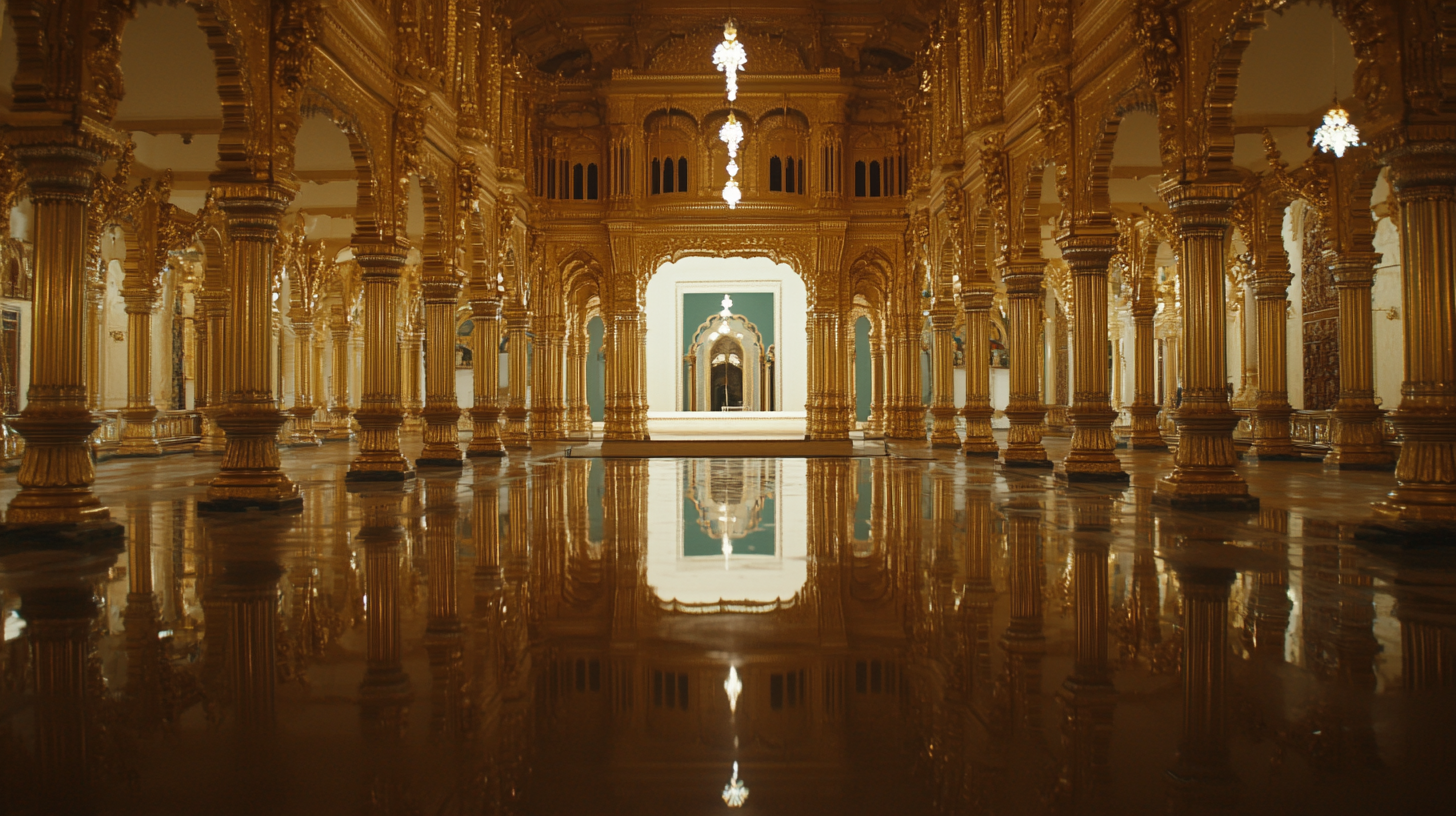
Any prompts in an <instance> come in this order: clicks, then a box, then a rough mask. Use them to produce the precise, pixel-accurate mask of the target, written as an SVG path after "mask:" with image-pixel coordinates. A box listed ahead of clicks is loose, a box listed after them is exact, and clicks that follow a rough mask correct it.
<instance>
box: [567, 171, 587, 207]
mask: <svg viewBox="0 0 1456 816" xmlns="http://www.w3.org/2000/svg"><path fill="white" fill-rule="evenodd" d="M584 176H585V171H583V170H582V166H581V165H579V164H577V165H573V166H572V168H571V197H572V199H574V200H576V201H581V200H582V199H583V198H586V178H585V177H584Z"/></svg>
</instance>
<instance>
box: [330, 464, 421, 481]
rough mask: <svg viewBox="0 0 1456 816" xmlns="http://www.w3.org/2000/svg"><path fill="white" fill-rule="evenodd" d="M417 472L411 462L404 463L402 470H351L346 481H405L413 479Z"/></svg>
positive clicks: (345, 478) (345, 477) (346, 474)
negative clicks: (410, 465) (412, 468)
mask: <svg viewBox="0 0 1456 816" xmlns="http://www.w3.org/2000/svg"><path fill="white" fill-rule="evenodd" d="M414 477H415V472H414V471H413V470H411V469H410V467H409V463H408V462H406V463H405V464H404V468H403V469H401V470H394V469H390V470H350V471H349V472H348V473H345V474H344V481H346V482H405V481H409V480H410V479H413V478H414Z"/></svg>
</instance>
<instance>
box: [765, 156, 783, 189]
mask: <svg viewBox="0 0 1456 816" xmlns="http://www.w3.org/2000/svg"><path fill="white" fill-rule="evenodd" d="M768 191H769V192H770V193H781V192H783V191H784V163H783V162H782V161H780V160H779V157H778V156H774V157H773V158H771V159H769V160H768Z"/></svg>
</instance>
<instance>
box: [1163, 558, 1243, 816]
mask: <svg viewBox="0 0 1456 816" xmlns="http://www.w3.org/2000/svg"><path fill="white" fill-rule="evenodd" d="M1174 568H1175V570H1176V571H1177V574H1178V583H1179V585H1180V587H1181V589H1182V593H1183V637H1184V644H1183V733H1182V736H1181V737H1180V739H1179V743H1178V754H1177V759H1176V761H1175V763H1174V765H1173V767H1172V768H1170V769H1169V770H1168V780H1169V786H1168V798H1169V800H1170V803H1169V804H1170V807H1171V808H1172V810H1173V811H1174V812H1178V813H1201V812H1204V811H1206V810H1226V809H1229V808H1231V807H1232V804H1233V799H1234V795H1235V790H1234V783H1235V777H1234V772H1233V768H1232V766H1231V765H1230V763H1229V746H1228V652H1229V643H1228V600H1229V587H1230V585H1232V584H1233V580H1234V571H1233V570H1231V569H1226V568H1211V567H1201V566H1191V565H1187V564H1175V565H1174Z"/></svg>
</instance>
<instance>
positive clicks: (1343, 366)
mask: <svg viewBox="0 0 1456 816" xmlns="http://www.w3.org/2000/svg"><path fill="white" fill-rule="evenodd" d="M1379 259H1380V256H1379V255H1377V254H1376V253H1374V252H1368V253H1366V252H1360V253H1355V252H1350V253H1344V254H1338V255H1337V254H1335V253H1329V254H1328V255H1327V256H1326V260H1327V261H1329V263H1330V267H1331V270H1332V271H1333V272H1334V278H1335V293H1336V295H1337V296H1338V297H1339V309H1340V318H1339V327H1340V329H1339V331H1340V338H1339V343H1340V397H1339V401H1337V402H1336V403H1335V407H1334V410H1333V411H1331V414H1330V453H1329V455H1328V456H1326V457H1325V464H1327V465H1333V466H1335V467H1338V468H1339V469H1340V470H1389V469H1390V468H1391V466H1392V465H1394V464H1395V457H1394V455H1393V454H1392V452H1391V450H1390V449H1389V448H1388V447H1387V446H1386V444H1385V430H1384V428H1383V427H1382V426H1383V423H1382V421H1381V418H1380V409H1379V408H1378V407H1377V406H1376V405H1375V373H1374V370H1373V366H1374V361H1375V354H1374V342H1373V339H1372V334H1373V331H1374V327H1373V326H1372V325H1371V323H1372V322H1373V321H1372V315H1371V312H1370V296H1371V289H1372V288H1373V287H1374V285H1375V264H1376V262H1377V261H1379Z"/></svg>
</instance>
